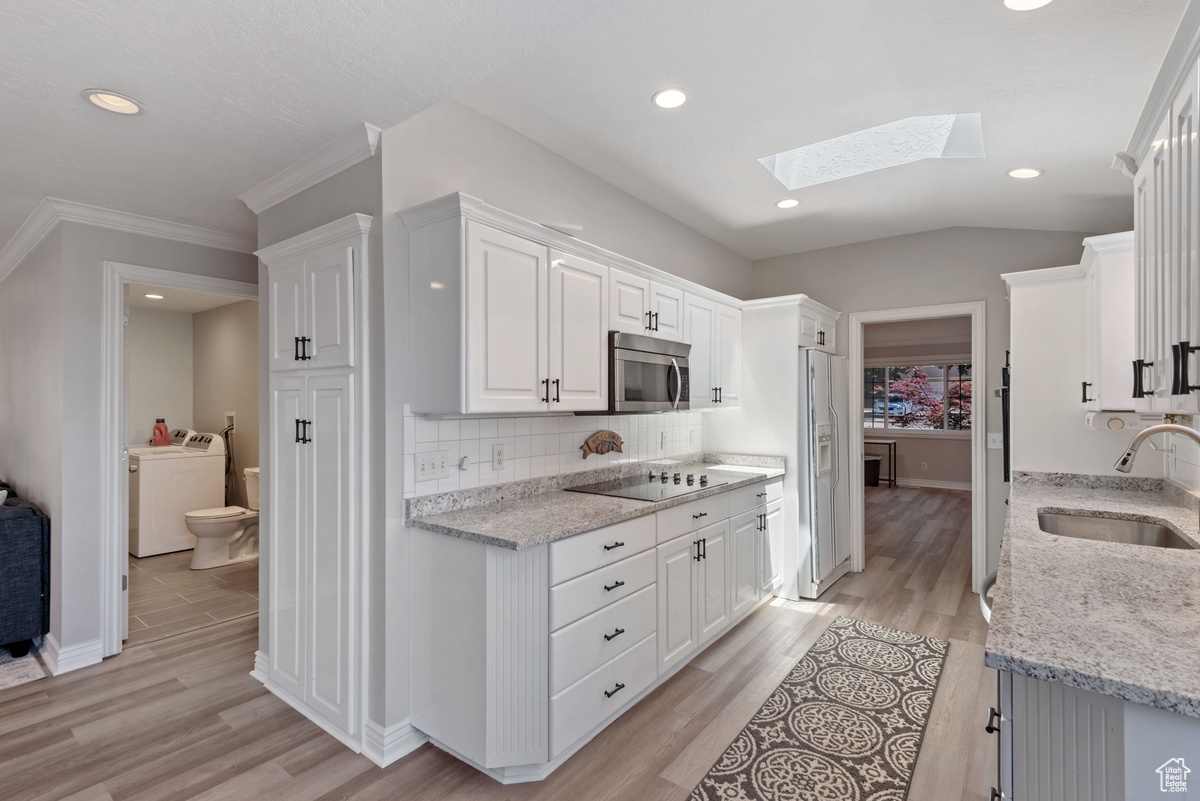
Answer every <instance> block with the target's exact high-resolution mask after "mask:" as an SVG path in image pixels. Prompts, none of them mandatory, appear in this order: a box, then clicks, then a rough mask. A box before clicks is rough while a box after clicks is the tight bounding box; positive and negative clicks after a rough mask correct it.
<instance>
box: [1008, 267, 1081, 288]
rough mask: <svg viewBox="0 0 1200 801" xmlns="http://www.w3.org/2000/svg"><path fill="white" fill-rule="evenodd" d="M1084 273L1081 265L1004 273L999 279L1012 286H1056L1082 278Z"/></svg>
mask: <svg viewBox="0 0 1200 801" xmlns="http://www.w3.org/2000/svg"><path fill="white" fill-rule="evenodd" d="M1085 274H1086V273H1085V271H1084V268H1083V265H1082V264H1071V265H1068V266H1066V267H1047V268H1046V269H1044V270H1025V271H1023V272H1019V273H1004V274H1003V275H1001V276H1000V277H1001V278H1002V279H1004V283H1006V284H1008V285H1009V286H1010V287H1013V286H1031V285H1034V284H1056V283H1058V282H1060V281H1072V280H1074V279H1076V278H1083V277H1084V275H1085Z"/></svg>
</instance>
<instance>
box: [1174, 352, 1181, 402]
mask: <svg viewBox="0 0 1200 801" xmlns="http://www.w3.org/2000/svg"><path fill="white" fill-rule="evenodd" d="M1171 394H1172V395H1179V394H1182V393H1180V391H1179V346H1178V345H1172V346H1171Z"/></svg>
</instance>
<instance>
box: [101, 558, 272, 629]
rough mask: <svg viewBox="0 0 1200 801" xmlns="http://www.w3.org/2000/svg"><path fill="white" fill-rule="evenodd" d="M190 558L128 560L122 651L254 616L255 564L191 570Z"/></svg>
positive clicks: (255, 560)
mask: <svg viewBox="0 0 1200 801" xmlns="http://www.w3.org/2000/svg"><path fill="white" fill-rule="evenodd" d="M191 560H192V552H191V551H177V552H176V553H165V554H160V555H158V556H147V557H143V558H141V559H138V558H137V557H136V556H130V557H129V639H127V640H126V641H125V647H127V648H128V647H129V646H132V645H139V644H141V643H147V642H153V641H155V640H160V639H162V638H163V637H171V636H173V635H175V634H182V633H183V632H185V631H192V630H194V629H200V628H204V627H205V626H211V625H213V624H214V623H221V622H224V621H226V620H233V619H234V618H239V617H244V616H246V615H253V614H257V613H258V560H257V559H252V560H250V561H248V562H238V563H237V564H232V565H225V566H223V567H212V568H209V569H207V570H192V569H191V566H190V565H191Z"/></svg>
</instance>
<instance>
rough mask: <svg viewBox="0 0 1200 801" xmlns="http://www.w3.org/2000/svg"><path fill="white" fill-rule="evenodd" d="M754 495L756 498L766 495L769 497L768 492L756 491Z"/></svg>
mask: <svg viewBox="0 0 1200 801" xmlns="http://www.w3.org/2000/svg"><path fill="white" fill-rule="evenodd" d="M754 497H755V498H765V497H767V493H765V492H756V493H755V494H754Z"/></svg>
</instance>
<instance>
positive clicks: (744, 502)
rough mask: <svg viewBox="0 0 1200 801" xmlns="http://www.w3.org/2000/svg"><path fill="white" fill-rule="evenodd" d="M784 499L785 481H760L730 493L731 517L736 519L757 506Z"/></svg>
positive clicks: (775, 479)
mask: <svg viewBox="0 0 1200 801" xmlns="http://www.w3.org/2000/svg"><path fill="white" fill-rule="evenodd" d="M782 497H783V479H782V478H773V479H771V480H769V481H759V482H758V483H756V484H750V485H749V486H745V487H738V488H737V489H734V490H730V491H729V516H730V517H736V516H737V515H740V514H741V513H742V512H748V511H750V510H751V509H753V508H754V507H756V506H764V505H766V504H768V503H770V502H771V501H776V500H779V499H780V498H782Z"/></svg>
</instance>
